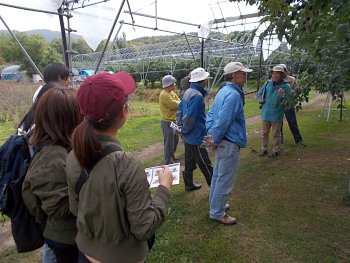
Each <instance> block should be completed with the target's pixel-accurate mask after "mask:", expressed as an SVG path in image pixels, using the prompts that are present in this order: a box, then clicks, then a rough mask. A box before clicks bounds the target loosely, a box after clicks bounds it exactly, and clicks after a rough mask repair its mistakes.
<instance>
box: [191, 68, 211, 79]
mask: <svg viewBox="0 0 350 263" xmlns="http://www.w3.org/2000/svg"><path fill="white" fill-rule="evenodd" d="M209 75H210V74H209V73H208V72H205V70H204V69H203V68H196V69H194V70H193V71H192V72H191V79H190V82H198V81H202V80H205V79H207V78H208V77H209Z"/></svg>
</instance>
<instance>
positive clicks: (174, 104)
mask: <svg viewBox="0 0 350 263" xmlns="http://www.w3.org/2000/svg"><path fill="white" fill-rule="evenodd" d="M179 103H180V99H179V97H178V96H177V95H176V94H175V92H173V91H172V92H170V93H169V92H167V91H165V90H162V92H161V93H160V95H159V108H160V116H161V118H162V120H163V121H166V122H176V113H177V110H178V109H179Z"/></svg>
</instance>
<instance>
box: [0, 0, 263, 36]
mask: <svg viewBox="0 0 350 263" xmlns="http://www.w3.org/2000/svg"><path fill="white" fill-rule="evenodd" d="M37 1H38V0H37ZM42 1H49V0H42ZM53 1H56V2H57V0H53ZM96 1H97V0H90V1H85V3H89V2H90V3H91V2H96ZM23 2H26V3H25V4H28V2H29V3H30V2H31V1H28V0H26V1H24V0H0V3H10V4H11V5H18V4H21V3H23ZM81 2H82V1H81ZM121 3H122V1H121V0H111V1H109V3H108V5H109V6H113V8H114V12H110V13H112V14H113V15H112V16H111V17H110V15H108V17H110V18H109V19H110V23H112V24H113V21H114V19H115V15H116V14H117V11H118V10H119V8H120V5H121ZM129 3H130V7H131V10H132V11H133V12H138V13H142V14H147V15H150V16H156V15H157V16H158V17H160V18H167V19H172V20H177V21H182V22H188V23H193V24H202V22H204V21H209V20H213V19H220V18H222V17H232V16H239V15H240V14H251V13H256V12H257V9H256V7H251V6H246V5H245V4H243V3H241V4H239V6H238V4H237V3H235V2H229V1H228V0H227V1H214V0H175V1H170V0H158V1H157V5H156V4H155V1H152V0H129ZM98 5H101V6H103V5H107V4H106V3H100V4H98ZM75 6H76V7H77V6H78V5H75ZM156 6H157V14H156ZM88 9H89V7H85V8H84V9H82V8H81V9H77V11H75V12H76V13H78V12H80V13H82V12H86V11H88ZM122 10H123V11H124V10H128V6H127V4H126V2H125V4H124V7H123V9H122ZM107 13H108V12H106V14H107ZM0 15H1V16H2V18H3V20H4V21H5V22H6V24H7V25H8V27H9V28H10V29H11V30H20V31H26V30H31V29H50V30H55V31H60V27H59V22H58V17H57V16H56V15H47V14H43V13H39V12H33V11H26V10H20V9H16V8H10V7H5V6H1V5H0ZM102 16H104V15H103V14H102ZM106 17H107V15H106ZM75 18H76V20H77V19H78V14H76V15H74V12H73V18H72V19H71V28H73V29H77V28H80V30H83V29H82V28H81V27H79V26H78V25H77V24H76V21H75ZM121 20H124V21H125V22H126V23H132V19H131V17H130V15H128V14H125V13H123V12H122V13H121V15H120V17H119V19H118V23H117V24H116V27H115V30H114V33H113V36H114V34H115V33H116V32H117V30H118V28H119V26H120V23H119V22H120V21H121ZM134 20H135V25H142V26H146V27H150V28H155V27H156V26H157V27H158V28H159V29H160V30H168V31H171V32H178V33H182V32H186V33H188V32H195V31H198V28H197V27H195V26H187V25H184V24H178V23H170V22H165V21H162V20H157V21H156V20H155V19H154V18H145V17H141V16H136V15H135V16H134ZM111 21H112V22H111ZM247 21H248V20H247ZM249 21H252V20H249ZM65 23H66V19H65ZM87 23H88V22H86V24H87ZM94 24H96V23H94ZM231 24H232V23H231ZM236 24H237V22H236ZM226 25H229V23H227V24H226ZM256 25H257V24H254V25H252V26H256ZM93 26H94V25H86V27H85V28H86V29H87V30H89V29H90V32H92V31H100V30H102V28H104V29H105V31H106V32H107V36H108V33H109V29H110V26H103V25H102V26H99V27H97V29H95V28H93ZM95 26H96V25H95ZM218 26H224V23H222V24H219V25H218ZM252 26H247V28H248V27H249V28H251V27H252ZM107 27H108V29H107ZM213 27H216V25H214V26H213ZM0 29H6V27H5V26H4V24H3V23H2V22H1V21H0ZM243 29H244V26H239V27H238V26H235V27H229V28H228V29H219V30H220V31H221V32H224V33H226V32H227V31H234V30H243ZM121 32H125V33H126V35H127V40H131V39H134V38H137V37H141V36H155V35H171V33H164V32H161V31H154V30H151V29H143V28H140V27H138V26H135V27H134V28H133V27H132V26H130V25H126V24H124V25H123V26H122V28H121ZM77 33H78V34H79V33H80V32H79V30H78V32H77ZM104 38H106V37H104Z"/></svg>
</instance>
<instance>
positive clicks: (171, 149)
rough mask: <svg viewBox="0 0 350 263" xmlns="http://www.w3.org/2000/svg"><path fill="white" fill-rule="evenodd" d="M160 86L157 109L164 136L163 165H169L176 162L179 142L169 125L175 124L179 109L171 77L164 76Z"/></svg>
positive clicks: (173, 79) (178, 101) (173, 80)
mask: <svg viewBox="0 0 350 263" xmlns="http://www.w3.org/2000/svg"><path fill="white" fill-rule="evenodd" d="M162 86H163V90H162V92H161V93H160V95H159V108H160V116H161V121H160V122H161V127H162V131H163V136H164V162H165V164H171V163H174V162H175V161H176V160H178V158H177V157H175V151H176V148H177V144H178V142H179V136H178V135H177V134H176V133H175V131H174V129H173V128H171V127H170V124H171V122H174V123H176V113H177V110H178V109H179V103H180V99H179V98H178V96H177V95H176V94H175V92H174V90H175V88H176V83H175V78H174V77H173V76H171V75H166V76H165V77H164V78H163V79H162Z"/></svg>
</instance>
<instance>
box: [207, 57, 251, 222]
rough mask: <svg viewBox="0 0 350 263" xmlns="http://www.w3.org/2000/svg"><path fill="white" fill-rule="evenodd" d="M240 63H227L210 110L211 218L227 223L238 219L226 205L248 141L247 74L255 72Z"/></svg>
mask: <svg viewBox="0 0 350 263" xmlns="http://www.w3.org/2000/svg"><path fill="white" fill-rule="evenodd" d="M252 71H253V70H252V69H247V68H245V67H244V66H243V64H242V63H240V62H231V63H228V64H227V65H226V66H225V68H224V72H225V80H226V85H225V86H224V87H223V88H222V89H221V90H220V92H218V93H217V95H216V96H215V99H214V102H213V105H212V108H211V110H210V111H209V113H208V116H207V121H206V128H207V132H208V136H206V137H205V141H209V142H211V143H213V145H212V149H213V150H215V164H214V171H213V178H212V181H211V187H210V194H209V203H210V212H209V217H210V218H211V219H213V220H216V221H218V222H220V223H222V224H225V225H233V224H235V223H236V222H237V220H236V219H235V218H234V217H231V216H229V215H227V214H226V210H228V208H229V206H228V205H227V204H226V202H227V200H228V198H229V196H230V193H231V191H232V189H233V186H234V184H235V180H236V173H237V168H238V161H239V156H240V149H241V148H244V147H245V146H246V144H247V137H246V129H245V117H244V111H243V106H244V94H243V91H242V87H243V86H244V84H245V81H246V74H247V73H248V72H252Z"/></svg>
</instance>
